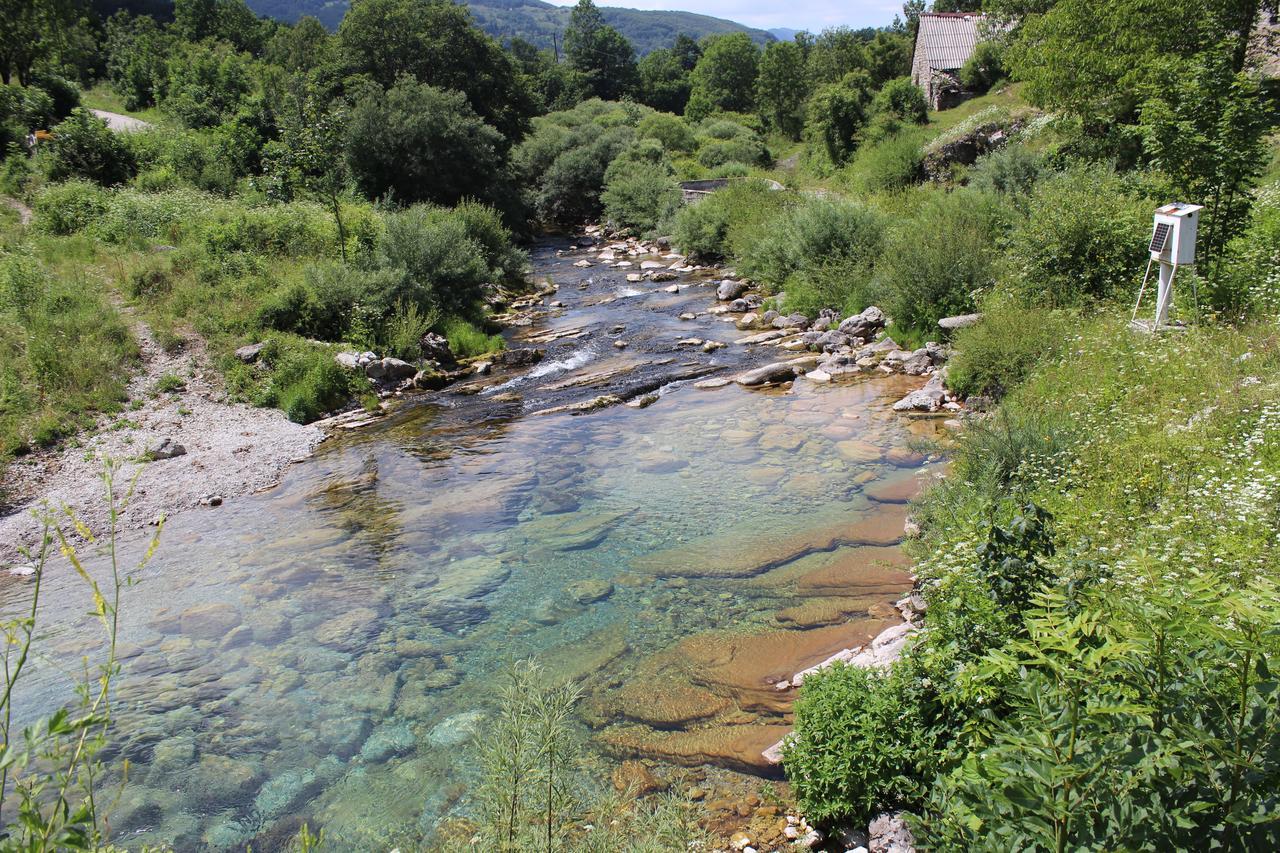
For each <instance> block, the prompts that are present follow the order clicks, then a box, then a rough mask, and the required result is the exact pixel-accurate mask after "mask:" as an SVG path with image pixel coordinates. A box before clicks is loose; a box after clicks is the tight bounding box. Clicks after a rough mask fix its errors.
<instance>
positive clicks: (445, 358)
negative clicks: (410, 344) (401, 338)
mask: <svg viewBox="0 0 1280 853" xmlns="http://www.w3.org/2000/svg"><path fill="white" fill-rule="evenodd" d="M418 346H419V347H420V348H421V349H422V357H423V358H426V359H430V360H431V361H437V362H439V363H440V364H453V362H454V357H453V350H451V349H449V341H448V340H446V339H445V338H444V336H443V335H437V334H436V333H435V332H427V333H426V334H425V335H423V336H422V338H421V340H419V341H418Z"/></svg>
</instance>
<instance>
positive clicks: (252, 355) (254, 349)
mask: <svg viewBox="0 0 1280 853" xmlns="http://www.w3.org/2000/svg"><path fill="white" fill-rule="evenodd" d="M264 347H266V344H265V343H257V344H249V345H248V346H243V347H240V348H239V349H238V350H236V358H238V359H240V360H241V361H243V362H244V363H245V364H253V362H255V361H257V360H258V356H260V355H262V350H263V348H264Z"/></svg>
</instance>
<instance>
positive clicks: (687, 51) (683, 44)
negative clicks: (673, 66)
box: [671, 33, 702, 71]
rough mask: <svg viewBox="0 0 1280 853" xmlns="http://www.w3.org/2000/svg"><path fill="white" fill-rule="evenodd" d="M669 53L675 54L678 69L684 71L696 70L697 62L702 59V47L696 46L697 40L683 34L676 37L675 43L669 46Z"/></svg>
mask: <svg viewBox="0 0 1280 853" xmlns="http://www.w3.org/2000/svg"><path fill="white" fill-rule="evenodd" d="M671 52H672V53H674V54H675V56H676V59H677V60H679V62H680V67H681V68H683V69H684V70H685V71H692V70H693V69H694V68H697V67H698V60H699V59H701V58H702V47H701V45H699V44H698V40H697V39H695V38H694V37H693V36H690V35H686V34H685V33H680V35H678V36H676V40H675V42H673V43H672V45H671Z"/></svg>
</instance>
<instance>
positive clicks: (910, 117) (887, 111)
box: [871, 77, 929, 124]
mask: <svg viewBox="0 0 1280 853" xmlns="http://www.w3.org/2000/svg"><path fill="white" fill-rule="evenodd" d="M871 112H872V113H874V114H875V116H876V117H877V118H880V119H885V118H887V119H891V120H892V121H894V122H908V123H910V124H924V123H925V122H926V121H928V119H929V104H928V102H926V101H925V99H924V92H921V91H920V87H919V86H917V85H915V84H914V83H912V82H911V78H910V77H899V78H898V79H897V80H890V81H889V82H888V83H886V84H885V86H884V88H882V89H881V90H880V91H879V92H876V95H875V97H874V98H873V99H872V101H871Z"/></svg>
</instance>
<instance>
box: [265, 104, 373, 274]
mask: <svg viewBox="0 0 1280 853" xmlns="http://www.w3.org/2000/svg"><path fill="white" fill-rule="evenodd" d="M293 107H294V108H293V109H292V110H290V111H288V112H287V113H285V114H284V115H283V116H281V127H280V136H279V138H278V139H276V140H273V141H272V142H270V143H268V145H267V147H266V150H265V151H264V153H263V159H264V161H265V169H264V172H265V175H266V180H267V182H268V186H269V188H270V193H271V194H272V195H274V196H275V197H277V198H282V199H289V198H291V197H292V196H293V195H294V194H295V192H298V191H301V192H305V193H307V194H310V195H313V196H315V197H316V198H318V199H319V200H320V201H321V202H322V203H323V204H324V205H325V206H326V207H328V208H329V210H330V212H331V213H332V214H333V221H334V225H335V226H336V227H337V231H338V251H339V253H340V254H341V256H342V260H343V261H346V259H347V232H346V229H345V228H344V227H343V221H342V197H343V196H344V195H345V194H346V192H347V190H348V188H349V186H350V184H351V171H350V169H349V168H348V167H347V161H346V151H345V142H346V115H345V114H344V112H343V111H342V109H341V107H340V106H336V105H335V106H332V107H330V108H329V109H325V108H324V106H323V103H322V101H321V98H320V97H319V95H318V93H317V92H315V91H314V90H310V89H308V88H307V87H305V86H304V85H302V84H299V85H298V86H297V90H296V91H295V94H294V97H293Z"/></svg>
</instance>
